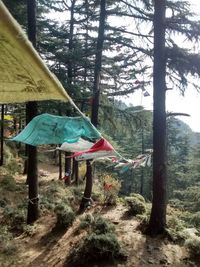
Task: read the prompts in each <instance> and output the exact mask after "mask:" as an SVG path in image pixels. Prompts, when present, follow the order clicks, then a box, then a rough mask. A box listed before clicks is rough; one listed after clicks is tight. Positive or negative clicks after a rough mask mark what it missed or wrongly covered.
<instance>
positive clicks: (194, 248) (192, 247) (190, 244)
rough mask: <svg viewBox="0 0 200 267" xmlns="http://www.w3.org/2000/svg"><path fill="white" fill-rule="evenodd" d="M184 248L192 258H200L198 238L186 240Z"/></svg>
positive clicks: (199, 238)
mask: <svg viewBox="0 0 200 267" xmlns="http://www.w3.org/2000/svg"><path fill="white" fill-rule="evenodd" d="M185 245H186V247H187V248H188V249H189V251H190V255H191V256H192V257H198V258H199V257H200V237H199V236H194V237H191V238H189V239H187V240H186V242H185Z"/></svg>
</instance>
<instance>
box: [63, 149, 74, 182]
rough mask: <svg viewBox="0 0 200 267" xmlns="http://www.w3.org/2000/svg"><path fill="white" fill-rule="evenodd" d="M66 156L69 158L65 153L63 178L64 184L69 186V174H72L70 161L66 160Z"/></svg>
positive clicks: (69, 159)
mask: <svg viewBox="0 0 200 267" xmlns="http://www.w3.org/2000/svg"><path fill="white" fill-rule="evenodd" d="M68 156H71V153H70V152H65V176H64V182H65V184H66V185H70V184H71V172H72V159H71V158H68Z"/></svg>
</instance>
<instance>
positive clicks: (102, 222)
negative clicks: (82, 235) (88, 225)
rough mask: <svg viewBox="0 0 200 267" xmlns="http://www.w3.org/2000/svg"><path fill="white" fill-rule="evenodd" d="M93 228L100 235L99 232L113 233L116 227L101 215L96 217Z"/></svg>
mask: <svg viewBox="0 0 200 267" xmlns="http://www.w3.org/2000/svg"><path fill="white" fill-rule="evenodd" d="M93 229H94V232H95V233H96V234H98V235H99V234H107V233H113V232H114V229H115V228H114V225H113V224H112V223H110V222H109V221H108V220H106V219H104V218H103V217H101V216H99V217H97V218H95V221H94V226H93Z"/></svg>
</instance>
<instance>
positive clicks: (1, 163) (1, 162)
mask: <svg viewBox="0 0 200 267" xmlns="http://www.w3.org/2000/svg"><path fill="white" fill-rule="evenodd" d="M3 144H4V105H1V159H0V166H3Z"/></svg>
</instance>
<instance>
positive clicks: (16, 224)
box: [3, 207, 26, 233]
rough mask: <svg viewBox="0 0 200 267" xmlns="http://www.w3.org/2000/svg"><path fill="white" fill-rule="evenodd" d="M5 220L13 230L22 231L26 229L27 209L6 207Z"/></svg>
mask: <svg viewBox="0 0 200 267" xmlns="http://www.w3.org/2000/svg"><path fill="white" fill-rule="evenodd" d="M3 215H4V220H5V222H6V223H7V224H8V226H9V228H10V229H11V230H12V231H13V232H17V233H21V232H23V231H24V226H25V222H26V216H25V210H24V209H22V208H18V207H17V208H13V207H6V208H5V209H4V213H3Z"/></svg>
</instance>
